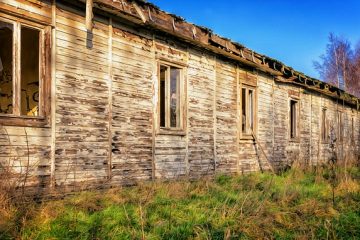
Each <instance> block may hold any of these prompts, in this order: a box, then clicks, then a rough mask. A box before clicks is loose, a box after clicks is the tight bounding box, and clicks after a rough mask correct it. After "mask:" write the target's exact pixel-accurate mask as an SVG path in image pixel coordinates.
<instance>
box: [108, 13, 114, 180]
mask: <svg viewBox="0 0 360 240" xmlns="http://www.w3.org/2000/svg"><path fill="white" fill-rule="evenodd" d="M112 42H113V21H112V18H110V19H109V39H108V44H109V45H108V49H109V50H108V51H109V53H108V73H109V82H108V85H109V86H108V87H109V92H108V101H109V102H108V106H109V117H108V124H109V126H108V148H109V149H108V151H109V152H108V165H109V166H108V178H109V179H111V178H112V117H113V116H112V103H113V101H112V93H113V51H112V47H113V44H112Z"/></svg>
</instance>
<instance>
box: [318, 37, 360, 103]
mask: <svg viewBox="0 0 360 240" xmlns="http://www.w3.org/2000/svg"><path fill="white" fill-rule="evenodd" d="M359 64H360V45H358V46H357V47H356V49H355V50H354V49H353V48H352V47H351V43H350V42H349V41H348V40H347V39H345V38H343V37H338V36H336V35H334V34H333V33H330V35H329V43H328V44H327V45H326V52H325V54H323V55H321V56H320V61H319V62H318V61H315V62H314V67H315V69H316V70H317V71H318V72H319V74H320V77H321V78H322V80H324V81H326V82H328V83H330V84H333V85H335V86H337V87H339V88H341V89H344V90H345V91H347V92H350V93H352V94H354V95H357V96H359V95H360V91H359V90H360V87H359V78H360V69H359V68H360V66H359Z"/></svg>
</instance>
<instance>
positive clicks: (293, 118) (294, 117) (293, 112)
mask: <svg viewBox="0 0 360 240" xmlns="http://www.w3.org/2000/svg"><path fill="white" fill-rule="evenodd" d="M298 135H299V133H298V101H295V100H290V139H297V138H298Z"/></svg>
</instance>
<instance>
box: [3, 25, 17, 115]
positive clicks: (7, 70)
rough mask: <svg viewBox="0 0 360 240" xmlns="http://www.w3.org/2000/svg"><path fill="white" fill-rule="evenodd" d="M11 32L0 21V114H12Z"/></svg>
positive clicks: (10, 27)
mask: <svg viewBox="0 0 360 240" xmlns="http://www.w3.org/2000/svg"><path fill="white" fill-rule="evenodd" d="M13 32H14V29H13V25H12V24H9V23H5V22H2V21H0V114H12V113H13V72H14V71H13Z"/></svg>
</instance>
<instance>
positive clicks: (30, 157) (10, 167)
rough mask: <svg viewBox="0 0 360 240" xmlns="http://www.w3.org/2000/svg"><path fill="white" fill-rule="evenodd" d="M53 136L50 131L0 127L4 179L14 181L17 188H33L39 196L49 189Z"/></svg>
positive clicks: (1, 163) (0, 152)
mask: <svg viewBox="0 0 360 240" xmlns="http://www.w3.org/2000/svg"><path fill="white" fill-rule="evenodd" d="M50 134H51V132H50V129H40V128H30V127H12V126H11V127H10V126H0V150H1V151H0V166H1V167H2V168H3V170H4V172H3V174H4V175H2V174H1V176H2V179H1V180H2V181H6V180H8V179H10V178H14V179H16V180H17V183H15V184H14V186H19V187H20V186H23V185H24V186H27V187H31V189H32V191H35V192H34V193H36V194H40V193H41V192H42V191H43V190H44V189H45V188H47V187H49V186H50V168H51V160H50V148H51V146H50V139H51V137H50Z"/></svg>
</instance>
